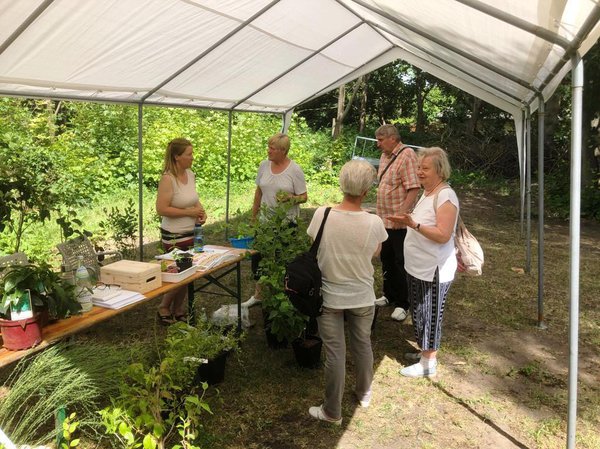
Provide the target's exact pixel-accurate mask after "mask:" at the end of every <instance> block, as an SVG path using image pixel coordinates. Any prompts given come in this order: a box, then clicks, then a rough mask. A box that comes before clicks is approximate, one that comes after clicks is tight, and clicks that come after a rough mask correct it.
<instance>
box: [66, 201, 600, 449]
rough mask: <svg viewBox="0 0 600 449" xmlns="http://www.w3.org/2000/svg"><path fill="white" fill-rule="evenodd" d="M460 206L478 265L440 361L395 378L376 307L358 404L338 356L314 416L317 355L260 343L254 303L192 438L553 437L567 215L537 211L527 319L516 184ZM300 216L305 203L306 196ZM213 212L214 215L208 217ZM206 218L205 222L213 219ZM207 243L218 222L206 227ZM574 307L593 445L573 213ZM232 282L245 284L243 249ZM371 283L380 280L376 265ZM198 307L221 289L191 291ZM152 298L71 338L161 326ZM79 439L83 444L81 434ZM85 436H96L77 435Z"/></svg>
mask: <svg viewBox="0 0 600 449" xmlns="http://www.w3.org/2000/svg"><path fill="white" fill-rule="evenodd" d="M459 197H460V198H461V199H462V216H463V219H464V221H465V223H466V224H467V226H468V227H469V229H470V230H471V231H472V232H473V234H474V235H475V236H477V238H478V239H479V241H480V242H481V244H482V246H483V248H484V251H485V256H486V264H485V267H484V274H483V276H481V277H477V278H464V277H458V279H457V280H456V282H455V283H454V285H453V287H452V289H451V291H450V297H449V301H448V305H447V310H446V315H445V323H444V337H443V340H442V350H441V352H440V355H439V361H440V369H439V374H438V376H437V377H436V378H435V379H433V380H415V379H408V378H403V377H401V376H400V375H399V374H398V370H399V369H400V368H401V367H402V366H404V365H405V364H406V363H407V362H406V361H405V360H403V354H404V353H405V352H407V351H409V350H410V349H411V347H412V346H413V344H414V341H413V333H412V327H411V324H410V322H408V321H407V322H404V323H401V324H399V323H397V322H394V321H392V320H391V319H390V318H389V315H390V313H391V310H390V309H389V308H382V309H381V310H380V311H379V316H378V318H377V322H376V327H375V330H374V332H373V337H372V341H373V348H374V354H375V379H374V385H373V390H374V395H373V400H372V404H371V407H370V408H368V409H361V408H359V407H358V406H357V404H356V402H355V401H354V400H353V399H352V394H351V391H352V385H353V365H352V361H351V360H349V361H348V365H347V368H348V369H347V371H348V372H347V388H346V394H345V396H344V401H343V417H344V422H343V424H342V426H341V427H332V426H330V425H327V424H324V423H320V422H316V421H314V420H313V419H312V418H310V417H309V416H308V413H307V411H308V407H310V406H312V405H318V404H320V402H321V400H322V396H323V391H324V386H323V376H322V375H323V373H322V368H321V369H317V370H308V369H300V368H298V367H297V366H296V362H295V360H294V356H293V353H292V350H291V348H287V349H282V350H272V349H269V348H268V347H267V344H266V340H265V335H264V331H263V327H262V316H261V312H260V307H254V308H252V309H251V319H252V320H253V321H254V322H255V325H254V326H253V327H252V328H250V329H249V331H248V334H247V338H246V340H245V341H244V343H243V348H242V353H241V355H240V358H239V359H237V360H236V359H235V358H233V359H230V360H228V366H227V373H226V378H225V381H224V382H223V383H222V384H220V385H219V386H218V388H213V389H210V390H209V395H208V399H209V402H210V403H211V407H212V409H213V411H214V414H213V415H206V417H205V423H204V425H205V428H204V431H205V432H204V436H203V440H204V441H203V442H204V444H203V445H202V447H203V448H224V449H242V448H244V449H301V448H310V449H320V448H323V449H325V448H327V449H331V448H340V449H359V448H360V449H363V448H369V449H392V448H394V449H395V448H410V449H412V448H421V449H434V448H435V449H437V448H444V449H445V448H461V449H463V448H498V449H504V448H529V449H533V448H564V447H565V446H566V426H567V424H566V423H567V401H568V397H567V381H568V357H569V346H568V323H569V296H568V285H569V282H568V272H569V257H568V244H569V240H568V224H567V223H564V222H558V221H550V222H548V223H547V224H546V229H545V233H546V238H545V283H544V293H545V295H544V312H545V316H544V321H545V323H546V324H547V326H548V328H547V329H546V330H540V329H538V328H537V326H536V323H537V272H536V265H537V261H536V255H535V250H536V248H537V242H536V241H535V236H534V242H533V248H534V254H533V260H532V271H531V273H523V270H522V269H523V268H524V267H525V263H526V261H525V242H524V240H523V239H522V238H521V237H520V223H519V219H518V211H517V209H516V208H515V207H514V205H515V204H516V203H517V201H516V199H515V198H510V197H506V196H502V195H500V194H496V193H489V192H483V191H469V192H459ZM305 213H306V214H307V215H308V216H309V215H310V214H311V213H312V210H311V209H308V208H307V209H305ZM213 225H214V226H217V223H213ZM215 229H216V228H215ZM207 231H208V236H207V240H208V241H209V243H219V240H220V239H222V233H221V232H219V233H218V234H211V233H210V229H207ZM581 242H582V243H581V281H580V314H579V329H580V332H579V381H578V420H577V447H578V448H587V449H592V448H598V447H600V386H599V382H598V381H599V379H600V349H599V348H600V326H599V325H598V323H600V308H599V307H598V293H599V292H600V278H599V277H598V275H597V272H598V270H597V263H598V260H600V259H599V256H600V226H599V225H598V224H597V223H586V222H584V223H583V225H582V241H581ZM243 265H245V266H244V270H243V283H242V285H243V290H244V293H243V296H244V298H247V297H249V296H250V294H251V293H252V291H253V281H252V279H251V275H250V272H249V263H244V264H243ZM376 293H380V280H379V278H378V279H377V285H376ZM199 300H200V302H201V304H202V305H203V306H205V307H206V308H207V310H208V311H209V312H210V311H212V310H214V309H216V308H218V307H219V305H220V304H223V303H228V302H231V301H230V300H228V299H225V298H222V297H218V296H208V295H202V296H201V297H200V298H199ZM155 307H156V304H150V305H148V306H146V307H140V308H138V309H134V310H133V311H131V312H128V313H126V314H123V315H121V316H118V317H116V318H114V319H113V320H111V321H108V322H106V323H103V324H101V325H98V326H96V327H94V328H92V329H91V330H89V331H88V332H86V333H82V334H79V335H78V336H77V337H76V339H77V340H78V341H81V342H85V341H88V340H91V341H94V342H98V343H109V344H114V345H115V347H117V345H122V344H130V343H133V342H139V341H141V342H148V343H149V344H151V343H152V342H153V341H154V339H155V338H157V336H158V338H160V336H161V335H162V333H163V332H164V329H162V328H160V327H158V326H157V325H156V323H155ZM88 445H89V446H88ZM86 447H105V446H104V445H103V444H102V443H100V444H99V445H95V444H94V443H92V442H87V443H86Z"/></svg>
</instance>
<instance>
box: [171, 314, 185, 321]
mask: <svg viewBox="0 0 600 449" xmlns="http://www.w3.org/2000/svg"><path fill="white" fill-rule="evenodd" d="M173 318H175V321H181V322H182V323H187V322H188V316H187V315H186V314H183V315H175V316H174V317H173Z"/></svg>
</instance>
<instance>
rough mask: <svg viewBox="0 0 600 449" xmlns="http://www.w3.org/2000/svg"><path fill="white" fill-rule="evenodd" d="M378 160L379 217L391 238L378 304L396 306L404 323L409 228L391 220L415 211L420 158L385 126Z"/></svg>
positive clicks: (383, 251) (379, 137)
mask: <svg viewBox="0 0 600 449" xmlns="http://www.w3.org/2000/svg"><path fill="white" fill-rule="evenodd" d="M375 138H376V139H377V147H378V148H379V149H380V150H381V158H380V160H379V173H378V178H379V188H378V189H377V215H379V216H380V217H381V219H382V220H383V224H384V226H385V228H386V231H387V233H388V238H387V240H386V241H385V242H383V243H382V246H381V256H380V257H381V265H382V269H383V296H382V297H381V298H379V299H377V300H376V301H375V304H377V305H379V306H383V305H387V304H391V305H393V306H394V312H393V313H392V319H394V320H397V321H403V320H404V319H405V318H406V317H407V315H408V309H409V307H410V304H409V302H408V291H407V284H406V270H405V269H404V237H405V236H406V227H404V226H403V225H401V224H400V223H398V222H395V221H391V220H389V219H388V217H390V216H393V215H400V214H406V213H408V212H410V210H411V209H412V208H413V206H414V204H415V201H416V199H417V194H418V193H419V188H420V184H419V179H418V178H417V156H416V154H415V152H414V150H413V149H412V148H410V147H407V146H405V145H404V144H403V143H402V141H401V140H400V134H399V133H398V130H397V129H396V127H395V126H394V125H383V126H380V127H379V128H378V129H377V131H375Z"/></svg>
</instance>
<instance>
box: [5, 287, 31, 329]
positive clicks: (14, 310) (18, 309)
mask: <svg viewBox="0 0 600 449" xmlns="http://www.w3.org/2000/svg"><path fill="white" fill-rule="evenodd" d="M27 318H33V307H32V306H31V292H30V291H29V289H27V290H25V291H23V294H22V295H21V297H20V298H19V301H18V302H17V303H16V304H15V305H13V306H11V308H10V319H11V320H13V321H16V320H26V319H27Z"/></svg>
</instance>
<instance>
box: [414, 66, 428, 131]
mask: <svg viewBox="0 0 600 449" xmlns="http://www.w3.org/2000/svg"><path fill="white" fill-rule="evenodd" d="M415 86H416V88H417V92H416V95H415V97H416V102H417V125H416V132H417V134H423V133H424V132H425V112H424V110H423V109H424V108H423V104H424V103H425V96H426V95H424V89H425V78H424V77H423V72H422V71H421V70H417V71H416V73H415Z"/></svg>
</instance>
